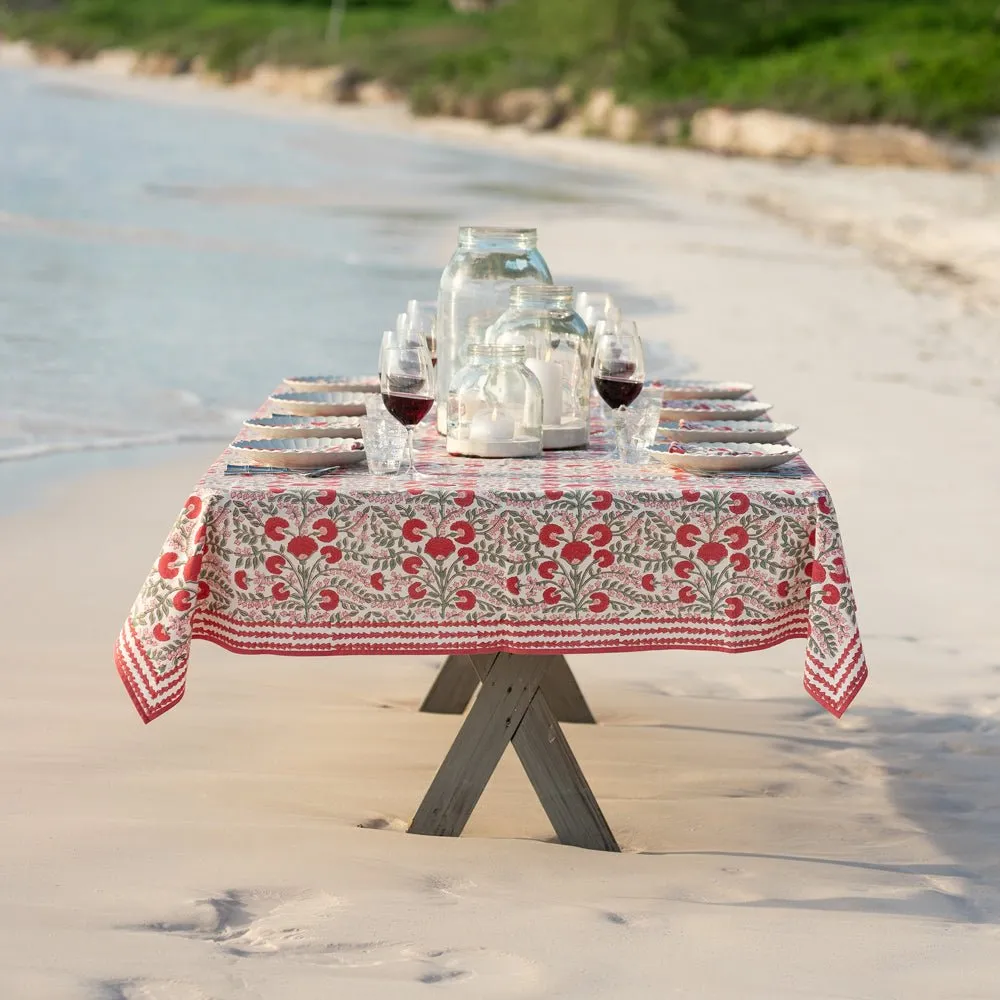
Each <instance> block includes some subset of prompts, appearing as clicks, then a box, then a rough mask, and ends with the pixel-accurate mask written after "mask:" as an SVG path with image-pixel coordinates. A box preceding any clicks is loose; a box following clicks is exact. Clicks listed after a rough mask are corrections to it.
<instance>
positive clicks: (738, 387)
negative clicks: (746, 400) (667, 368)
mask: <svg viewBox="0 0 1000 1000" xmlns="http://www.w3.org/2000/svg"><path fill="white" fill-rule="evenodd" d="M647 384H648V385H649V387H650V388H651V389H662V390H663V398H664V399H739V398H740V396H745V395H746V394H747V393H748V392H752V391H753V386H752V385H751V384H750V383H749V382H709V381H706V380H705V379H694V378H657V379H653V380H652V381H650V382H648V383H647Z"/></svg>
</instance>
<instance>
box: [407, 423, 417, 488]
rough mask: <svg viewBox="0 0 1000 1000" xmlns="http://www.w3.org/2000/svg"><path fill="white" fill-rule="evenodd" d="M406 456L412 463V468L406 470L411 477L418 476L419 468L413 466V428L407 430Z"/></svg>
mask: <svg viewBox="0 0 1000 1000" xmlns="http://www.w3.org/2000/svg"><path fill="white" fill-rule="evenodd" d="M406 454H407V457H408V458H409V461H410V467H409V468H408V469H407V470H406V471H407V472H408V473H409V474H410V475H411V476H413V475H415V474H416V471H417V467H416V466H415V465H414V464H413V428H412V427H407V428H406Z"/></svg>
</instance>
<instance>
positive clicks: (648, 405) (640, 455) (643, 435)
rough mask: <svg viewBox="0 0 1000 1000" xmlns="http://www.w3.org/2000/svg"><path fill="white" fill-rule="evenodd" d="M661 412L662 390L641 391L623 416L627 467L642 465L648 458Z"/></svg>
mask: <svg viewBox="0 0 1000 1000" xmlns="http://www.w3.org/2000/svg"><path fill="white" fill-rule="evenodd" d="M662 410H663V390H662V389H643V391H642V392H641V393H640V394H639V398H638V399H637V400H636V401H635V402H634V403H633V404H632V405H631V406H630V407H629V408H628V412H627V413H626V414H625V461H626V463H627V464H629V465H643V464H644V463H645V462H646V460H647V459H648V458H649V449H650V448H651V447H652V445H653V442H654V441H655V440H656V430H657V428H658V427H659V426H660V414H661V413H662Z"/></svg>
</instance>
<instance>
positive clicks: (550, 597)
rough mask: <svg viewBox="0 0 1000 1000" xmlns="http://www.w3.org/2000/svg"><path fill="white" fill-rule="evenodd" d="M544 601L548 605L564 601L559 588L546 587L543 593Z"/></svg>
mask: <svg viewBox="0 0 1000 1000" xmlns="http://www.w3.org/2000/svg"><path fill="white" fill-rule="evenodd" d="M542 600H543V601H544V602H545V603H546V604H558V603H559V602H560V601H561V600H562V594H560V593H559V588H558V587H546V588H545V590H543V591H542Z"/></svg>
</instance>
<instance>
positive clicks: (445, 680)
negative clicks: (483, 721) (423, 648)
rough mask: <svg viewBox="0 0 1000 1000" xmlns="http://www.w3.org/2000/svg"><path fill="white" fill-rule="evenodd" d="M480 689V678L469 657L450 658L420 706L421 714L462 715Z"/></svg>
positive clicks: (442, 666)
mask: <svg viewBox="0 0 1000 1000" xmlns="http://www.w3.org/2000/svg"><path fill="white" fill-rule="evenodd" d="M477 687H479V677H478V676H477V675H476V670H475V667H473V665H472V661H471V660H470V659H469V657H467V656H449V657H448V658H447V659H446V660H445V661H444V663H443V664H442V665H441V670H440V671H439V672H438V675H437V677H435V678H434V683H433V684H432V685H431V689H430V691H428V692H427V697H426V698H424V701H423V704H422V705H421V706H420V711H421V712H436V713H438V714H440V715H461V714H462V713H463V712H464V711H465V708H466V706H467V705H468V704H469V702H470V701H471V700H472V696H473V695H474V694H475V693H476V688H477Z"/></svg>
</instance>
